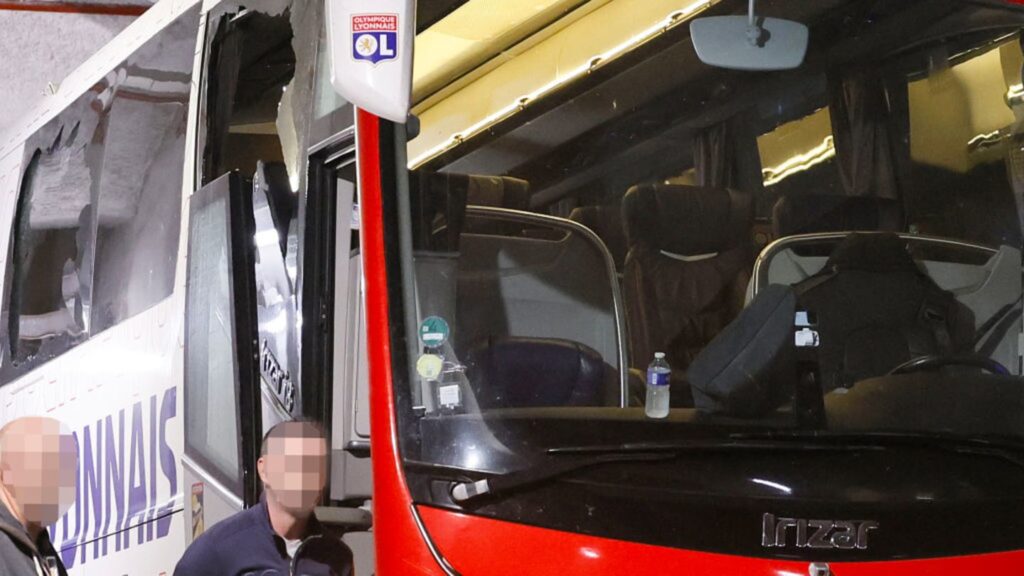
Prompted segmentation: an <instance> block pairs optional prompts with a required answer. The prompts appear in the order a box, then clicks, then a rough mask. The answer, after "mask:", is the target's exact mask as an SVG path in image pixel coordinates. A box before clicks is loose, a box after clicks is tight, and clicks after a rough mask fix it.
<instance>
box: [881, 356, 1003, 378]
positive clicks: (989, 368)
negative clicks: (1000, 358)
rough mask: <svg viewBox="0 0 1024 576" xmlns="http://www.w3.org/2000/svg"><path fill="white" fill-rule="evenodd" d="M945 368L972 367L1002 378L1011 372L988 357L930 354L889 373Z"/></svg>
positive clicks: (905, 363)
mask: <svg viewBox="0 0 1024 576" xmlns="http://www.w3.org/2000/svg"><path fill="white" fill-rule="evenodd" d="M943 366H971V367H974V368H981V369H982V370H985V371H986V372H990V373H992V374H999V375H1001V376H1009V375H1010V371H1009V370H1007V369H1006V366H1003V365H1002V364H1000V363H999V362H997V361H995V360H993V359H991V358H988V357H987V356H937V355H935V354H930V355H928V356H918V357H917V358H913V359H911V360H908V361H906V362H904V363H903V364H900V365H899V366H897V367H895V368H893V369H892V370H890V371H889V374H888V375H889V376H893V375H896V374H909V373H911V372H920V371H922V370H935V369H938V368H942V367H943Z"/></svg>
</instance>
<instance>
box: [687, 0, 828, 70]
mask: <svg viewBox="0 0 1024 576" xmlns="http://www.w3.org/2000/svg"><path fill="white" fill-rule="evenodd" d="M808 36H809V34H808V31H807V26H804V25H803V24H801V23H799V22H793V21H790V20H781V19H778V18H764V17H757V16H755V15H754V13H753V3H751V14H750V16H712V17H709V18H697V19H695V20H694V21H693V22H691V23H690V38H691V40H692V41H693V47H694V49H695V50H696V51H697V57H698V58H700V60H701V62H704V63H705V64H708V65H709V66H717V67H719V68H731V69H734V70H788V69H791V68H796V67H797V66H799V65H800V64H801V63H803V61H804V55H805V54H806V53H807V39H808Z"/></svg>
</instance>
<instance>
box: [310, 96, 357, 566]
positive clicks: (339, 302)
mask: <svg viewBox="0 0 1024 576" xmlns="http://www.w3.org/2000/svg"><path fill="white" fill-rule="evenodd" d="M332 116H334V122H335V124H337V123H338V122H339V120H340V123H341V124H343V125H344V124H348V125H349V126H350V125H351V122H352V117H353V109H352V107H351V106H347V105H345V106H342V107H341V108H340V109H339V110H337V111H336V112H335V113H333V114H332ZM327 142H328V143H327V144H326V145H325V146H323V147H321V148H318V149H317V150H316V151H315V152H314V153H313V154H312V156H311V157H310V158H309V178H310V181H309V189H310V193H309V194H308V196H307V202H306V219H305V222H306V226H305V232H304V241H305V242H304V247H305V248H306V253H305V254H304V258H303V263H304V265H305V274H304V280H305V282H306V283H307V284H306V285H305V286H304V289H303V294H304V296H305V298H304V303H303V318H305V319H306V321H307V322H311V321H312V320H313V319H316V320H317V322H318V323H319V326H318V327H313V326H307V325H306V324H305V323H304V325H303V343H302V345H303V366H302V367H303V388H304V390H303V393H304V394H306V396H305V398H306V406H305V409H306V411H307V414H308V415H310V416H312V417H314V418H316V419H317V420H319V421H321V422H323V424H324V427H325V429H326V430H327V431H328V432H329V439H330V445H331V450H330V454H331V462H330V481H329V487H328V494H327V495H326V498H325V502H328V503H329V504H328V505H327V506H324V507H322V508H321V509H319V510H318V512H317V514H318V517H319V518H320V520H321V521H322V522H324V523H325V524H328V525H329V526H331V527H332V528H333V529H334V530H335V531H337V532H339V533H342V534H344V540H345V541H346V543H347V544H348V545H349V547H350V548H352V551H353V554H354V557H355V564H356V569H357V573H358V574H360V575H363V574H371V573H372V571H373V566H374V550H373V536H372V533H371V532H370V531H369V530H370V527H371V524H372V522H371V516H370V512H369V510H370V508H371V496H372V487H373V486H372V484H373V479H372V473H371V466H370V443H369V440H370V417H369V398H368V392H369V378H368V375H367V350H366V323H365V313H364V306H363V277H362V267H361V254H360V245H359V216H358V215H359V209H358V192H357V190H356V157H355V152H354V146H355V140H354V133H353V131H352V130H351V128H347V129H344V130H342V131H341V132H338V133H336V134H335V135H334V136H333V137H331V138H329V140H328V141H327ZM307 328H308V329H307Z"/></svg>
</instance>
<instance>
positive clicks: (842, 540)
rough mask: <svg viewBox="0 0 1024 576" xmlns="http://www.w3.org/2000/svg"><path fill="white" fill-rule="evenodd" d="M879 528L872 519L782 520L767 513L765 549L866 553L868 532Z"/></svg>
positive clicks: (763, 534)
mask: <svg viewBox="0 0 1024 576" xmlns="http://www.w3.org/2000/svg"><path fill="white" fill-rule="evenodd" d="M877 528H878V522H874V521H872V520H862V521H851V520H805V519H803V518H778V519H776V518H775V516H774V515H773V514H765V515H764V517H763V518H762V526H761V546H764V547H765V548H785V547H786V546H788V545H789V544H791V543H792V544H795V545H796V547H797V548H825V549H839V550H854V549H857V550H864V549H866V548H867V547H868V532H870V531H872V530H875V529H877Z"/></svg>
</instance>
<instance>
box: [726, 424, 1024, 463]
mask: <svg viewBox="0 0 1024 576" xmlns="http://www.w3.org/2000/svg"><path fill="white" fill-rule="evenodd" d="M729 437H730V438H735V439H737V440H747V441H749V440H771V441H777V442H778V441H792V442H799V443H806V442H814V443H817V444H819V445H846V444H850V445H852V444H859V445H867V446H872V447H875V448H883V449H884V448H894V447H906V448H927V449H932V450H944V451H947V452H954V453H957V454H967V455H977V456H990V457H993V458H999V459H1001V460H1004V461H1006V462H1009V463H1011V464H1014V465H1016V466H1018V467H1020V468H1021V469H1024V442H1015V441H1009V440H1002V439H999V440H995V439H990V438H984V437H971V436H962V435H958V434H950V433H943V432H839V431H831V430H813V431H811V430H777V431H772V432H745V433H736V434H730V436H729Z"/></svg>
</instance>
